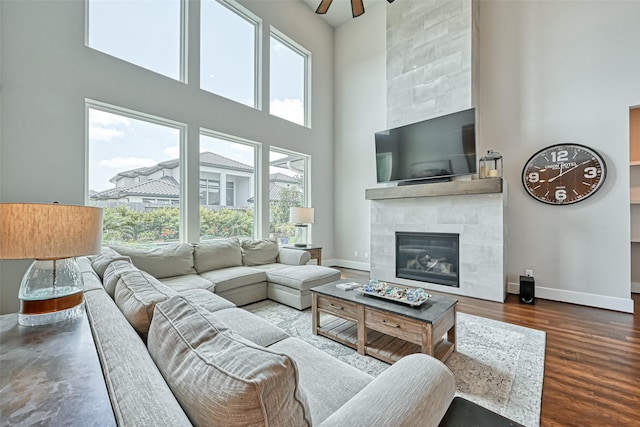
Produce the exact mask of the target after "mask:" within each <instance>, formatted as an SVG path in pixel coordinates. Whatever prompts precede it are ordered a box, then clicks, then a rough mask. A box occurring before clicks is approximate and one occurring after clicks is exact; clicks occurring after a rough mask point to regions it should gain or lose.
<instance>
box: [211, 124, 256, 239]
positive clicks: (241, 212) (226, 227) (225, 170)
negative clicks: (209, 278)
mask: <svg viewBox="0 0 640 427" xmlns="http://www.w3.org/2000/svg"><path fill="white" fill-rule="evenodd" d="M257 149H258V146H257V144H255V143H251V142H249V141H244V140H241V139H239V138H234V137H231V136H229V135H222V134H219V133H216V132H212V131H202V133H201V135H200V240H208V239H214V238H218V237H229V236H246V237H253V236H254V235H256V224H255V218H256V210H255V206H256V201H255V194H256V190H255V189H256V176H257V175H256V170H255V165H256V160H255V159H256V155H257ZM220 189H224V190H225V191H220Z"/></svg>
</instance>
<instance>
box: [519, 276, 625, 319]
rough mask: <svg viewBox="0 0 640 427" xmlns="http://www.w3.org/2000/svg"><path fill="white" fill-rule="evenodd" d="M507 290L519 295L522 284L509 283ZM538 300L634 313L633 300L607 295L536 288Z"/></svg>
mask: <svg viewBox="0 0 640 427" xmlns="http://www.w3.org/2000/svg"><path fill="white" fill-rule="evenodd" d="M507 289H508V292H509V293H510V294H519V293H520V284H518V283H508V286H507ZM536 298H541V299H548V300H552V301H560V302H568V303H570V304H578V305H586V306H589V307H596V308H604V309H606V310H615V311H622V312H624V313H633V300H632V299H631V298H629V299H626V298H617V297H608V296H605V295H596V294H588V293H585V292H575V291H567V290H564V289H553V288H545V287H541V286H536Z"/></svg>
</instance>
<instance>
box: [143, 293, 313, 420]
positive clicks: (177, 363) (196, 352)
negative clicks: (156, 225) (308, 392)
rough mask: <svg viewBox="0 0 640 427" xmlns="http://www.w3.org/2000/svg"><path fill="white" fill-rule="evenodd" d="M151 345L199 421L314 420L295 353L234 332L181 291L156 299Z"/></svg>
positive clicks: (187, 409)
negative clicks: (175, 294) (170, 296)
mask: <svg viewBox="0 0 640 427" xmlns="http://www.w3.org/2000/svg"><path fill="white" fill-rule="evenodd" d="M147 346H148V349H149V353H150V354H151V357H152V358H153V359H154V361H155V363H156V365H157V366H158V368H159V369H160V372H161V373H162V375H163V376H164V378H165V380H166V381H167V384H169V387H170V388H171V390H172V391H173V394H174V395H175V396H176V398H177V399H178V401H179V402H180V405H181V406H182V408H183V409H184V410H185V412H186V413H187V416H188V417H189V419H190V420H191V421H192V422H193V424H194V425H208V426H225V427H233V426H310V425H311V418H310V412H309V406H308V402H307V399H306V396H305V394H304V393H303V391H302V390H301V389H300V386H299V384H298V369H297V366H296V364H295V362H294V361H293V359H291V358H290V357H289V356H287V355H284V354H280V353H276V352H274V351H271V350H269V349H267V348H264V347H260V346H257V345H255V344H253V343H251V342H249V341H247V340H245V339H243V338H241V337H239V336H237V335H234V334H233V333H232V332H230V331H229V330H228V328H227V327H226V326H225V325H224V324H223V323H222V322H221V321H220V320H216V319H214V318H213V316H211V315H210V314H209V313H208V312H207V310H206V309H204V308H202V307H200V306H199V305H197V304H194V303H191V302H189V301H187V300H186V299H185V298H184V297H182V296H180V295H179V296H176V297H173V298H171V299H169V300H167V301H164V302H162V303H160V304H158V305H156V309H155V313H154V316H153V320H152V322H151V327H150V329H149V335H148V340H147Z"/></svg>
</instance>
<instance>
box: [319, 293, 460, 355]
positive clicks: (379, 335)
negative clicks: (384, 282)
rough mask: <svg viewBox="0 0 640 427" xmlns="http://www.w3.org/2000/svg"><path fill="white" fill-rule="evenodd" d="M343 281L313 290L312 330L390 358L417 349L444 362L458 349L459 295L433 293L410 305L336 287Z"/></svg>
mask: <svg viewBox="0 0 640 427" xmlns="http://www.w3.org/2000/svg"><path fill="white" fill-rule="evenodd" d="M340 282H341V281H338V282H334V283H329V284H326V285H322V286H318V287H316V288H312V289H311V291H312V319H313V325H312V328H313V333H314V334H316V335H321V336H324V337H327V338H330V339H332V340H334V341H337V342H339V343H340V344H343V345H346V346H348V347H351V348H353V349H356V350H357V351H358V353H360V354H367V355H370V356H372V357H375V358H377V359H380V360H382V361H385V362H387V363H394V362H396V361H398V360H399V359H401V358H402V357H404V356H407V355H409V354H413V353H426V354H429V355H432V356H434V357H436V358H438V359H440V360H442V361H445V360H446V359H447V358H448V357H449V356H450V355H451V353H453V352H454V351H455V326H456V323H455V321H456V314H455V313H456V311H455V308H456V303H457V300H455V299H453V298H448V297H439V296H434V297H433V300H431V301H428V303H426V304H425V305H426V306H425V307H420V308H414V307H407V306H403V305H399V304H397V303H395V302H389V301H385V300H380V299H376V298H371V297H369V296H365V295H361V294H357V293H355V292H352V291H344V290H341V289H339V288H336V286H335V285H336V284H337V283H340ZM342 282H343V281H342Z"/></svg>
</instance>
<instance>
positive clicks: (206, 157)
mask: <svg viewBox="0 0 640 427" xmlns="http://www.w3.org/2000/svg"><path fill="white" fill-rule="evenodd" d="M179 165H180V161H179V160H178V159H173V160H166V161H164V162H160V163H158V164H157V165H153V166H148V167H143V168H137V169H131V170H128V171H123V172H118V174H117V175H115V176H114V177H113V178H111V179H110V180H109V182H113V183H115V182H117V181H118V179H120V178H135V177H137V176H140V175H142V176H148V175H151V174H152V173H155V172H157V171H159V170H162V169H174V168H177V167H178V166H179ZM200 165H205V166H214V167H219V168H222V169H230V170H236V171H243V172H253V166H249V165H246V164H244V163H241V162H238V161H236V160H232V159H229V158H227V157H224V156H221V155H219V154H216V153H212V152H210V151H205V152H202V153H200Z"/></svg>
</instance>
